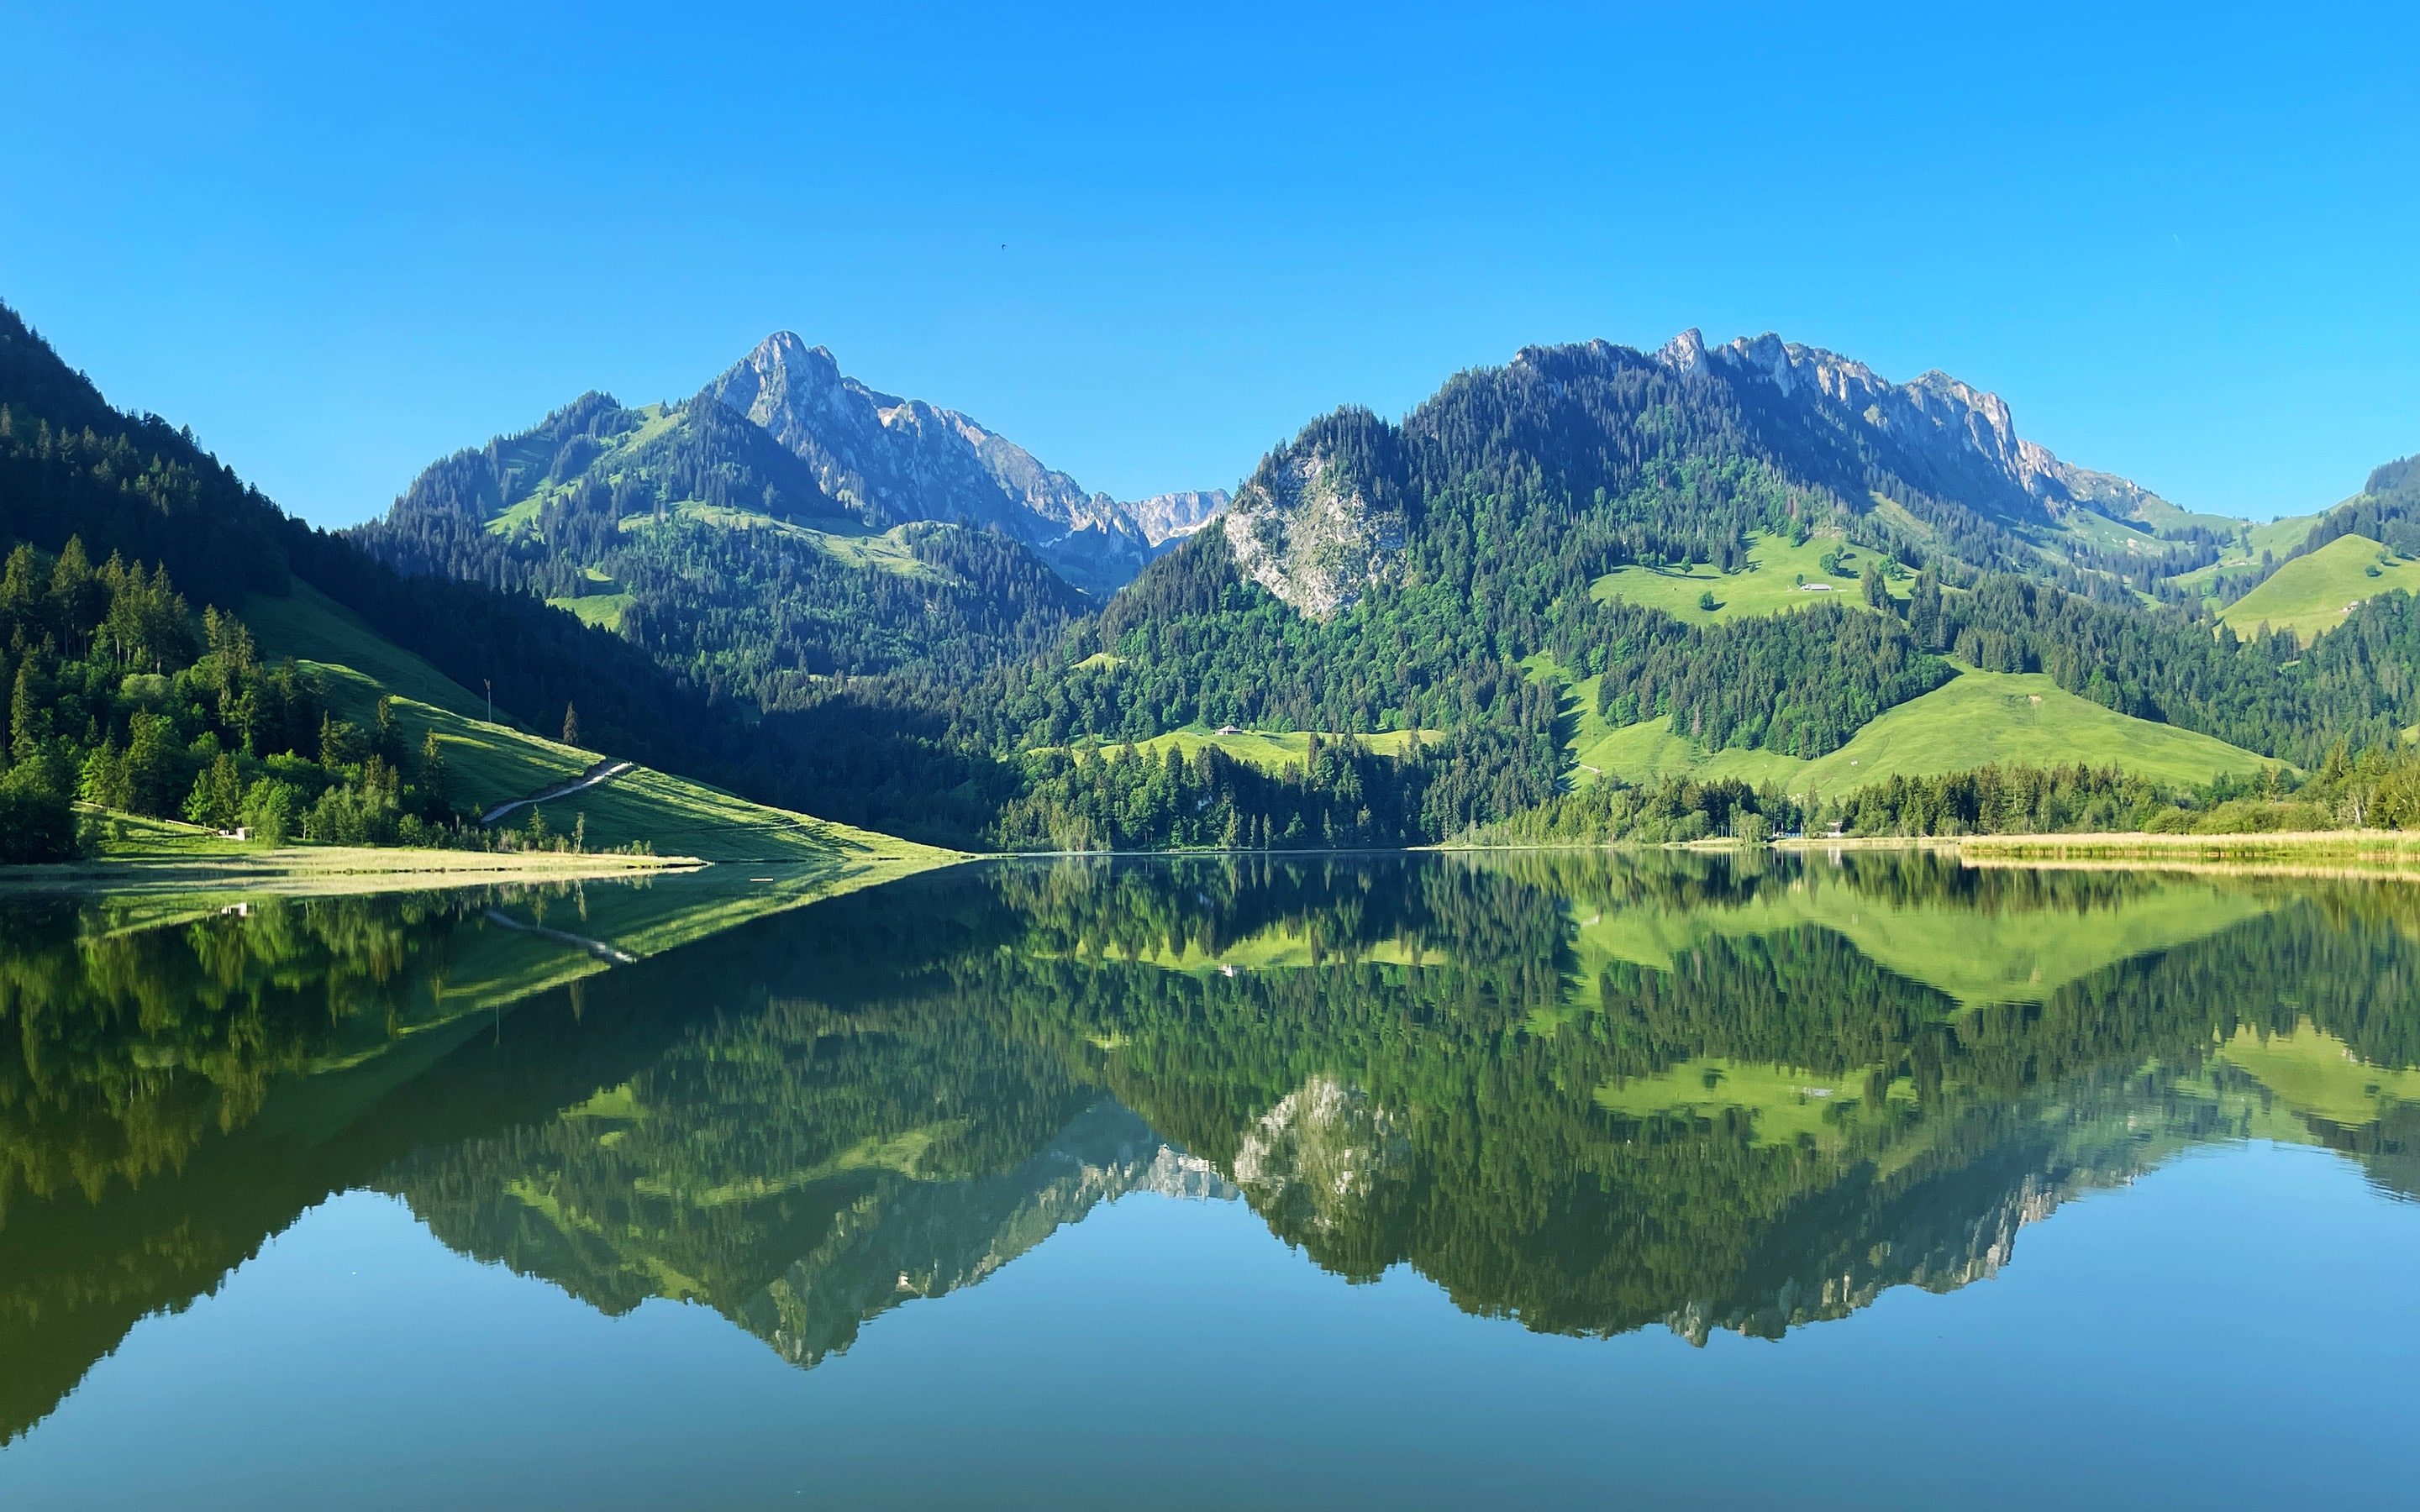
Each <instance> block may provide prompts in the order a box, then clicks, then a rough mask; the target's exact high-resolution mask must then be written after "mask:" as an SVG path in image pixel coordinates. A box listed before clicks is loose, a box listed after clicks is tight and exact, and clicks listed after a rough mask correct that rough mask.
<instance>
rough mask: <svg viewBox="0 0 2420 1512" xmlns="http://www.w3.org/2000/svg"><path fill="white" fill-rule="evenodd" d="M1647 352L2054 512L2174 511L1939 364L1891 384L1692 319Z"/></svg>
mask: <svg viewBox="0 0 2420 1512" xmlns="http://www.w3.org/2000/svg"><path fill="white" fill-rule="evenodd" d="M1590 346H1591V347H1606V343H1603V342H1592V343H1590ZM1611 349H1612V350H1621V349H1622V348H1611ZM1540 350H1541V348H1537V347H1526V348H1524V349H1523V350H1522V352H1521V353H1520V354H1519V355H1518V356H1516V357H1515V358H1514V359H1513V361H1514V362H1515V363H1519V362H1523V361H1526V360H1529V359H1531V357H1532V355H1533V354H1534V353H1537V352H1539V351H1540ZM1650 360H1651V361H1652V362H1654V363H1658V364H1660V365H1661V366H1663V367H1666V368H1668V369H1670V370H1671V371H1673V372H1675V373H1682V374H1687V375H1692V376H1697V377H1704V378H1715V379H1720V380H1727V381H1730V382H1731V383H1734V384H1740V385H1749V384H1755V385H1762V386H1764V387H1766V388H1769V389H1770V390H1771V391H1772V393H1774V395H1775V396H1776V397H1777V398H1779V399H1781V400H1784V401H1794V402H1795V403H1797V404H1800V405H1804V406H1809V407H1824V408H1830V409H1835V410H1837V411H1838V413H1839V415H1840V416H1841V417H1842V418H1845V419H1848V420H1849V421H1851V422H1852V423H1853V424H1860V425H1864V426H1867V427H1869V428H1870V429H1872V430H1874V431H1877V432H1880V433H1882V434H1883V435H1884V436H1886V437H1887V438H1889V439H1890V440H1892V441H1893V442H1895V443H1896V444H1897V445H1898V446H1900V447H1901V448H1903V449H1905V450H1906V451H1908V452H1911V453H1913V454H1916V455H1918V456H1921V457H1925V458H1927V459H1929V460H1930V461H1931V463H1932V464H1933V466H1934V468H1935V470H1936V471H1941V472H1944V473H1947V474H1952V475H1954V474H1956V473H1960V472H1964V471H1973V470H1976V469H1980V470H1982V471H1985V472H1987V473H1988V474H1990V475H1991V476H1992V477H1993V479H1994V480H1995V481H1997V482H1999V483H2002V484H2005V485H2006V486H2009V487H2010V488H2013V489H2015V490H2016V491H2017V492H2019V493H2021V494H2023V495H2024V497H2025V498H2027V499H2029V500H2032V501H2035V502H2036V503H2038V504H2040V506H2041V507H2042V508H2043V509H2044V510H2046V511H2047V512H2048V513H2049V514H2050V515H2051V516H2053V517H2056V516H2057V515H2059V514H2060V513H2062V512H2064V511H2066V510H2069V509H2088V510H2091V511H2093V512H2094V513H2096V514H2101V515H2107V516H2110V517H2113V518H2118V519H2127V520H2135V521H2140V522H2149V521H2152V520H2154V519H2156V518H2158V517H2163V516H2166V515H2172V514H2177V513H2181V511H2180V510H2178V508H2177V506H2176V505H2174V504H2171V503H2169V502H2168V501H2166V500H2164V499H2162V498H2161V497H2160V496H2159V495H2157V494H2155V493H2152V492H2151V491H2150V490H2149V489H2148V488H2144V487H2141V486H2138V485H2136V484H2133V483H2132V482H2129V481H2128V480H2126V479H2124V478H2121V477H2118V476H2116V475H2115V474H2113V473H2107V472H2095V471H2091V470H2090V469H2088V468H2080V467H2077V466H2075V465H2073V464H2072V463H2069V462H2063V461H2061V460H2059V458H2058V457H2057V456H2055V455H2053V454H2052V453H2051V451H2050V450H2049V448H2047V447H2044V446H2042V445H2040V443H2039V442H2035V441H2029V440H2025V439H2024V438H2023V437H2021V436H2019V435H2018V434H2017V430H2016V424H2015V421H2014V420H2013V418H2012V417H2011V416H2010V414H2009V405H2008V401H2007V400H2005V399H2002V398H2001V397H2000V396H1999V395H1998V394H1996V393H1988V392H1986V391H1983V390H1980V389H1977V388H1976V387H1974V386H1973V385H1972V384H1969V383H1966V382H1964V381H1962V380H1961V379H1959V378H1952V377H1950V376H1949V375H1948V374H1947V373H1944V372H1942V371H1941V370H1940V369H1939V368H1934V369H1932V370H1931V371H1930V372H1927V373H1924V374H1921V375H1919V376H1918V377H1917V378H1915V379H1914V380H1913V381H1912V382H1908V383H1898V384H1895V383H1892V382H1891V381H1890V380H1889V379H1887V378H1883V377H1881V376H1880V375H1878V374H1876V373H1875V372H1874V370H1873V369H1872V368H1870V367H1868V366H1867V365H1866V364H1865V363H1860V362H1857V361H1855V360H1854V359H1853V358H1847V357H1842V356H1840V355H1839V354H1838V353H1837V352H1829V351H1825V350H1824V349H1823V347H1803V346H1801V345H1799V344H1798V343H1797V342H1794V341H1784V340H1782V339H1781V338H1780V337H1779V336H1778V335H1776V334H1775V333H1774V332H1769V331H1768V332H1765V333H1764V334H1763V335H1761V336H1742V337H1740V338H1739V339H1737V340H1735V341H1730V342H1727V343H1725V344H1724V345H1722V346H1720V347H1712V348H1709V347H1707V346H1706V340H1705V337H1704V335H1702V334H1701V333H1700V332H1698V331H1697V330H1695V329H1694V328H1693V329H1691V330H1688V331H1683V332H1681V333H1680V334H1679V335H1677V336H1675V337H1673V338H1672V339H1671V340H1670V341H1668V342H1666V343H1665V344H1664V345H1663V346H1662V347H1658V348H1656V350H1655V351H1654V353H1653V354H1652V358H1651V359H1650Z"/></svg>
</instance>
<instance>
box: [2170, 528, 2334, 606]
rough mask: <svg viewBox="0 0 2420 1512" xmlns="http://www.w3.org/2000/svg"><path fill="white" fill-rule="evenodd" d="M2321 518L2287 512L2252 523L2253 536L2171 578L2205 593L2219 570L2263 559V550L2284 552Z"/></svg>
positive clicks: (2179, 583) (2231, 570) (2308, 532)
mask: <svg viewBox="0 0 2420 1512" xmlns="http://www.w3.org/2000/svg"><path fill="white" fill-rule="evenodd" d="M2318 523H2319V516H2317V515H2288V516H2286V517H2283V518H2280V519H2273V520H2270V521H2269V522H2268V523H2266V524H2263V525H2255V526H2254V527H2252V532H2251V534H2250V536H2249V537H2248V538H2247V539H2245V540H2244V541H2242V542H2230V543H2229V544H2228V545H2226V546H2224V547H2221V548H2219V553H2218V560H2217V561H2216V562H2214V563H2211V564H2210V565H2209V566H2207V567H2198V568H2195V570H2194V571H2192V572H2186V573H2179V574H2178V575H2177V576H2176V577H2174V578H2171V579H2168V580H2169V581H2170V582H2172V583H2175V584H2177V585H2178V586H2179V587H2181V588H2198V589H2200V590H2201V591H2202V592H2203V594H2208V593H2209V592H2210V585H2211V581H2212V580H2213V579H2216V578H2217V577H2218V575H2219V574H2220V573H2223V572H2234V571H2237V570H2238V569H2240V568H2243V567H2248V566H2250V565H2251V564H2252V563H2256V562H2257V561H2259V560H2260V554H2261V553H2262V552H2264V551H2266V552H2269V553H2271V554H2273V555H2275V556H2280V557H2282V556H2284V555H2285V554H2286V553H2287V552H2288V551H2291V550H2292V549H2294V548H2296V547H2298V546H2300V545H2302V544H2303V542H2304V541H2305V540H2306V539H2308V538H2309V536H2310V533H2311V527H2312V526H2314V525H2317V524H2318Z"/></svg>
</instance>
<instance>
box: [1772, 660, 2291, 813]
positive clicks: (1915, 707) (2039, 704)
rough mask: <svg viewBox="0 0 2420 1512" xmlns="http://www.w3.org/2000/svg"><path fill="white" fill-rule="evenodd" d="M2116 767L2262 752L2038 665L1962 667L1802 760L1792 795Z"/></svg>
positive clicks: (2175, 777) (2197, 777) (2188, 780)
mask: <svg viewBox="0 0 2420 1512" xmlns="http://www.w3.org/2000/svg"><path fill="white" fill-rule="evenodd" d="M2076 762H2083V763H2085V764H2088V765H2093V766H2110V765H2114V766H2119V767H2123V768H2124V769H2126V770H2127V771H2130V772H2135V773H2139V774H2141V775H2142V776H2144V777H2147V778H2149V779H2152V780H2154V781H2159V782H2173V783H2180V784H2192V783H2201V782H2207V781H2209V780H2211V779H2212V778H2216V777H2221V776H2227V775H2233V774H2240V773H2247V772H2256V771H2259V770H2261V769H2263V768H2264V767H2267V766H2269V765H2271V764H2272V763H2270V762H2269V761H2267V760H2266V759H2265V758H2262V757H2259V756H2256V755H2254V754H2253V753H2252V752H2250V751H2248V750H2244V749H2242V748H2238V747H2235V746H2230V745H2228V744H2226V742H2225V741H2223V740H2218V739H2215V738H2213V737H2211V736H2210V735H2204V734H2198V733H2195V732H2193V731H2190V730H2180V729H2178V728H2177V727H2176V726H2174V725H2164V724H2154V723H2152V722H2150V721H2149V720H2148V719H2137V718H2133V717H2131V716H2128V715H2123V714H2118V713H2116V712H2114V711H2112V710H2109V709H2105V708H2102V706H2101V705H2100V704H2098V703H2095V702H2091V701H2090V700H2088V699H2081V698H2078V697H2076V696H2075V695H2074V694H2072V693H2070V692H2067V691H2065V690H2064V689H2062V688H2061V687H2059V686H2058V685H2057V684H2056V683H2054V682H2052V681H2051V679H2050V678H2049V677H2047V676H2045V675H2043V674H2042V673H2040V672H1981V671H1966V672H1962V673H1961V674H1960V675H1959V676H1958V677H1957V678H1955V679H1953V680H1952V681H1950V682H1948V683H1947V684H1945V685H1943V686H1942V687H1937V688H1935V689H1933V690H1932V691H1931V692H1930V693H1927V694H1926V695H1924V696H1923V697H1922V698H1919V699H1913V700H1911V701H1909V702H1905V703H1902V704H1900V706H1899V707H1897V708H1895V709H1889V710H1886V711H1885V712H1884V713H1883V714H1882V715H1881V716H1880V717H1877V718H1875V719H1873V720H1872V721H1870V722H1869V723H1868V724H1867V725H1866V726H1865V727H1864V728H1863V729H1861V730H1859V731H1858V732H1857V733H1855V734H1854V735H1853V736H1851V737H1850V739H1849V743H1848V744H1847V745H1845V746H1843V747H1841V748H1839V749H1838V750H1836V751H1834V752H1832V753H1831V754H1830V755H1828V756H1825V757H1823V758H1822V759H1821V760H1819V761H1815V762H1810V763H1806V764H1803V765H1802V767H1801V768H1800V770H1799V771H1797V772H1796V773H1794V774H1793V775H1792V777H1791V778H1790V779H1789V786H1790V789H1791V791H1792V792H1793V793H1816V792H1820V793H1825V794H1839V793H1844V792H1847V791H1849V790H1850V789H1853V788H1859V787H1865V786H1867V785H1869V784H1870V783H1873V782H1878V781H1882V780H1884V779H1887V778H1890V777H1894V776H1903V777H1924V776H1930V775H1931V774H1934V773H1938V772H1958V771H1965V770H1967V769H1969V768H1972V767H1977V766H1981V765H1984V764H1987V763H1998V764H2002V765H2009V764H2026V765H2034V766H2044V765H2052V764H2058V765H2067V764H2073V763H2076Z"/></svg>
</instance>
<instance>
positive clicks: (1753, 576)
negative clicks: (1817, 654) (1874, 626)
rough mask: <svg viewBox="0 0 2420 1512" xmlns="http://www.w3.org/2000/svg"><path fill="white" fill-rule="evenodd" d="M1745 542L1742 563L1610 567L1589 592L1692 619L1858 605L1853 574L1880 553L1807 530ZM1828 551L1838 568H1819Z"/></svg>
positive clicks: (1896, 588)
mask: <svg viewBox="0 0 2420 1512" xmlns="http://www.w3.org/2000/svg"><path fill="white" fill-rule="evenodd" d="M1747 548H1748V555H1747V567H1746V569H1745V571H1740V572H1730V573H1726V572H1724V571H1722V570H1721V569H1720V568H1718V567H1717V566H1715V565H1714V563H1709V562H1700V563H1694V564H1690V565H1683V566H1664V567H1644V566H1627V567H1617V568H1615V569H1614V570H1613V571H1611V572H1608V573H1606V575H1605V576H1604V577H1602V578H1599V579H1596V580H1595V581H1594V582H1592V583H1590V584H1589V593H1590V595H1591V596H1592V597H1594V598H1595V599H1596V600H1597V602H1599V603H1601V604H1602V603H1608V602H1611V601H1612V600H1614V599H1617V598H1619V599H1621V600H1623V601H1624V602H1627V603H1632V604H1637V605H1641V606H1643V607H1645V608H1648V609H1662V610H1663V611H1664V612H1665V613H1667V614H1670V615H1673V616H1675V617H1677V618H1679V619H1682V620H1685V621H1688V622H1690V623H1692V624H1701V625H1719V624H1721V623H1722V622H1723V621H1726V620H1735V619H1741V618H1744V617H1745V616H1748V615H1752V614H1780V613H1784V612H1787V611H1788V610H1791V609H1805V608H1807V606H1808V605H1810V604H1817V603H1822V602H1824V601H1825V600H1837V601H1838V602H1842V603H1846V604H1850V605H1853V606H1856V607H1863V606H1864V604H1865V598H1864V596H1863V594H1862V593H1861V591H1860V584H1859V579H1861V578H1862V577H1863V576H1864V574H1865V570H1866V567H1867V565H1868V564H1869V563H1875V562H1879V561H1882V560H1884V559H1882V558H1881V557H1878V556H1877V555H1876V554H1875V553H1874V552H1873V551H1872V550H1870V549H1869V548H1863V547H1857V546H1853V545H1851V544H1850V543H1849V542H1848V541H1847V540H1846V539H1845V538H1843V537H1841V536H1838V535H1814V536H1809V537H1807V540H1806V541H1805V542H1804V543H1802V544H1800V545H1797V546H1792V545H1791V544H1790V537H1788V536H1786V535H1778V534H1775V533H1774V532H1769V531H1765V532H1756V533H1754V534H1751V535H1750V536H1749V537H1748V538H1747ZM1833 552H1838V554H1839V558H1840V561H1839V563H1838V564H1839V568H1840V570H1839V571H1838V573H1828V572H1825V571H1824V570H1823V557H1824V556H1825V555H1826V554H1828V553H1833ZM1892 590H1893V594H1894V595H1895V596H1896V597H1899V598H1902V599H1903V598H1905V597H1906V596H1907V585H1906V584H1905V583H1903V582H1901V583H1895V584H1893V585H1892ZM1705 594H1714V609H1713V610H1712V611H1711V612H1709V611H1708V610H1706V609H1702V608H1700V607H1699V603H1700V600H1701V598H1702V597H1703V595H1705Z"/></svg>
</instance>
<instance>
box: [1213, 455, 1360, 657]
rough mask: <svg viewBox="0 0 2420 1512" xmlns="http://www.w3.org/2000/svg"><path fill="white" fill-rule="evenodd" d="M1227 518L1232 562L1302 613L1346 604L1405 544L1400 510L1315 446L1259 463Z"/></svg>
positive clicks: (1326, 615)
mask: <svg viewBox="0 0 2420 1512" xmlns="http://www.w3.org/2000/svg"><path fill="white" fill-rule="evenodd" d="M1225 519H1226V526H1225V529H1226V534H1227V547H1228V549H1229V550H1231V551H1233V553H1234V556H1235V565H1236V567H1237V568H1238V569H1239V570H1240V571H1242V573H1243V574H1244V576H1245V577H1247V578H1249V579H1251V580H1252V581H1254V582H1256V583H1259V584H1260V585H1261V586H1262V587H1264V588H1265V589H1267V590H1268V591H1269V592H1270V593H1272V594H1276V595H1277V596H1278V597H1280V598H1281V599H1283V600H1285V602H1286V603H1288V604H1290V605H1292V606H1294V609H1295V612H1297V613H1299V614H1301V615H1303V616H1304V617H1305V618H1307V619H1313V620H1323V621H1324V620H1330V619H1333V618H1335V617H1336V615H1337V614H1339V613H1340V612H1342V610H1344V609H1348V608H1350V607H1351V606H1352V604H1353V602H1354V600H1356V599H1357V598H1358V597H1360V596H1361V593H1362V590H1363V589H1365V588H1367V587H1368V586H1369V585H1370V584H1371V583H1372V582H1373V581H1375V580H1377V579H1380V578H1382V577H1384V576H1385V575H1387V574H1388V573H1389V572H1391V571H1392V570H1394V567H1395V565H1396V563H1397V561H1398V560H1399V559H1400V557H1401V556H1402V553H1403V549H1404V517H1403V516H1402V515H1401V514H1400V513H1398V512H1397V511H1395V510H1392V509H1388V508H1383V507H1380V506H1378V505H1375V504H1373V503H1372V502H1371V501H1370V500H1369V499H1367V498H1366V497H1364V495H1363V494H1362V492H1361V490H1360V489H1359V488H1357V487H1356V486H1354V485H1353V484H1352V482H1351V481H1350V480H1349V479H1347V478H1346V477H1345V476H1344V474H1343V470H1342V469H1341V468H1338V467H1335V466H1333V465H1332V459H1331V458H1330V457H1329V456H1328V455H1327V454H1326V453H1325V452H1323V451H1320V450H1318V449H1315V448H1314V449H1311V450H1308V451H1304V452H1299V453H1295V454H1293V455H1280V456H1276V457H1272V458H1271V459H1270V460H1269V461H1268V462H1265V463H1264V464H1263V465H1262V467H1261V470H1260V471H1258V472H1255V473H1254V474H1253V475H1252V480H1251V481H1250V482H1249V483H1247V484H1246V485H1244V487H1243V490H1242V491H1241V492H1240V493H1238V494H1237V495H1236V496H1235V501H1234V502H1233V504H1232V505H1231V506H1230V507H1229V508H1228V510H1227V513H1226V517H1225Z"/></svg>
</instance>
